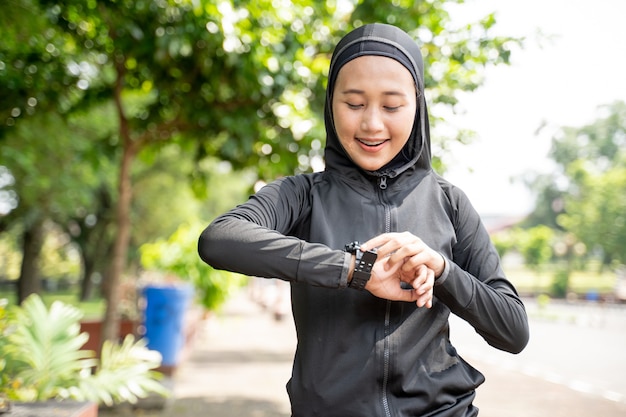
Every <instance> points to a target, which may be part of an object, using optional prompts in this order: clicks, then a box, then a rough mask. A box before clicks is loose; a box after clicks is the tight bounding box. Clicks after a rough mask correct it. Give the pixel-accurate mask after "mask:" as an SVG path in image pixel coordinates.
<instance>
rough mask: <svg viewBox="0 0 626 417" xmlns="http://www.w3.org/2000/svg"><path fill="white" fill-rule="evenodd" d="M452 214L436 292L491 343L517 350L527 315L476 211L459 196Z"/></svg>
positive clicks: (525, 332)
mask: <svg viewBox="0 0 626 417" xmlns="http://www.w3.org/2000/svg"><path fill="white" fill-rule="evenodd" d="M458 202H459V206H458V207H459V208H458V211H457V212H456V216H454V217H455V229H456V236H457V239H456V243H455V244H454V246H453V248H452V259H448V260H447V264H448V265H447V270H446V271H445V272H444V276H442V278H441V279H439V280H438V282H437V283H436V285H435V289H434V294H435V296H436V297H437V298H438V299H439V300H441V301H442V302H443V303H445V304H446V305H447V306H448V308H450V310H451V311H452V312H453V313H454V314H456V315H457V316H459V317H461V318H462V319H464V320H465V321H467V322H468V323H469V324H471V325H472V326H473V327H474V328H475V329H476V331H477V332H478V334H480V335H481V336H482V337H483V338H484V339H485V340H486V341H487V343H489V344H490V345H492V346H494V347H496V348H498V349H501V350H505V351H508V352H511V353H519V352H521V351H522V349H524V347H525V346H526V344H527V343H528V339H529V328H528V317H527V314H526V310H525V308H524V304H523V303H522V301H521V299H520V298H519V296H518V294H517V292H516V291H515V288H514V287H513V285H512V284H511V283H510V282H509V281H508V279H506V277H505V274H504V271H503V270H502V267H501V264H500V258H499V256H498V253H497V251H496V249H495V247H494V246H493V244H492V243H491V240H490V237H489V235H488V233H487V231H486V229H485V228H484V226H483V224H482V222H481V220H480V217H479V215H478V214H477V213H476V212H475V210H474V209H473V207H471V205H470V204H469V201H467V200H466V198H465V196H464V195H463V196H462V198H460V200H459V201H458Z"/></svg>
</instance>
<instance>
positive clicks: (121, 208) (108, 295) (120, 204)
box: [101, 60, 138, 343]
mask: <svg viewBox="0 0 626 417" xmlns="http://www.w3.org/2000/svg"><path fill="white" fill-rule="evenodd" d="M116 70H117V81H116V85H115V92H114V101H115V107H116V110H117V113H118V118H119V124H120V125H119V134H120V139H121V140H122V143H123V152H122V161H121V166H120V173H119V184H118V189H119V193H118V196H117V206H116V210H115V212H116V221H117V233H116V235H115V241H114V243H113V257H112V259H111V264H110V268H109V270H108V272H107V277H106V288H107V290H106V291H105V299H106V311H105V314H104V320H103V323H102V339H101V343H103V342H104V341H105V340H109V341H112V342H117V340H118V339H119V328H120V312H119V300H120V297H119V291H120V288H119V287H120V281H121V276H122V274H123V272H124V268H125V266H126V258H127V256H128V246H129V243H130V232H131V230H130V228H131V224H130V209H131V203H132V181H131V167H132V164H133V161H134V159H135V156H136V154H137V151H138V145H137V144H136V143H134V142H133V139H132V138H131V136H130V127H129V125H128V120H127V118H126V115H125V114H124V107H123V105H122V90H123V83H124V72H125V67H124V62H123V61H122V60H120V61H118V62H117V63H116Z"/></svg>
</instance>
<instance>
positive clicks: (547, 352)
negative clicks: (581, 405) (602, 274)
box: [451, 300, 626, 404]
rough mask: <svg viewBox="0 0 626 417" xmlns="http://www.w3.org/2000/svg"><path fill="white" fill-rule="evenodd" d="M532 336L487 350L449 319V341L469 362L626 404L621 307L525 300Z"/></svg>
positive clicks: (625, 326) (625, 313)
mask: <svg viewBox="0 0 626 417" xmlns="http://www.w3.org/2000/svg"><path fill="white" fill-rule="evenodd" d="M525 303H526V306H527V310H528V312H529V316H530V319H531V320H530V333H531V338H530V342H529V344H528V346H527V347H526V349H525V350H524V351H523V352H522V353H520V354H518V355H511V354H507V353H504V352H501V351H498V350H496V349H490V348H488V347H487V345H486V343H485V342H484V341H483V340H482V338H481V337H480V336H478V335H477V334H476V332H475V331H474V330H473V329H472V328H471V327H470V326H469V325H468V324H467V323H465V322H464V321H462V320H460V319H459V318H457V317H453V318H452V319H451V329H452V330H451V339H452V343H453V344H454V345H455V347H456V348H457V350H458V351H459V352H460V353H461V355H462V356H464V357H465V358H466V359H467V360H468V361H469V362H472V360H475V361H479V362H482V363H488V364H491V365H495V367H496V368H498V369H505V370H511V371H517V372H521V373H523V374H525V375H528V376H531V377H534V378H539V379H542V380H545V381H549V382H553V383H556V384H561V385H564V386H567V387H568V388H570V389H572V390H574V391H578V392H580V393H585V394H589V395H593V396H600V397H603V398H605V399H608V400H610V401H615V402H619V403H624V404H626V355H625V352H624V350H625V349H626V306H624V305H615V304H612V305H611V304H607V305H603V304H598V303H586V302H581V303H566V302H554V301H553V302H551V303H550V304H549V305H548V306H547V307H545V308H544V309H539V308H538V307H537V305H536V304H535V303H534V302H533V301H529V300H526V301H525Z"/></svg>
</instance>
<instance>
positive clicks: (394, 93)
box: [341, 88, 406, 97]
mask: <svg viewBox="0 0 626 417" xmlns="http://www.w3.org/2000/svg"><path fill="white" fill-rule="evenodd" d="M341 94H361V95H362V94H365V91H363V90H359V89H357V88H350V89H348V90H344V91H342V92H341ZM383 95H385V96H402V97H404V96H406V94H405V93H404V92H402V91H395V90H391V91H383Z"/></svg>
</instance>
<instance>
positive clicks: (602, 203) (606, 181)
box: [529, 102, 626, 265]
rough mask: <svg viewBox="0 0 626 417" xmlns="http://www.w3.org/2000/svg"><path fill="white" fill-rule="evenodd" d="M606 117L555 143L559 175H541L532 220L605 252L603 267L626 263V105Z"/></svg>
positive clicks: (564, 133) (563, 133)
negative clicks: (552, 226) (536, 203)
mask: <svg viewBox="0 0 626 417" xmlns="http://www.w3.org/2000/svg"><path fill="white" fill-rule="evenodd" d="M600 110H601V111H602V114H603V115H604V116H603V117H600V118H598V119H597V120H596V121H594V122H593V123H591V124H589V125H586V126H582V127H564V128H562V129H561V130H560V132H559V133H558V134H557V135H556V136H555V137H554V138H553V140H552V149H551V151H550V156H551V158H552V159H553V160H554V162H555V163H556V167H557V172H555V173H552V174H551V175H549V176H541V177H538V178H537V179H536V180H535V182H534V186H535V189H536V190H538V192H539V196H540V197H539V199H538V205H537V208H536V210H535V212H534V213H533V215H532V216H531V217H530V218H529V222H534V223H538V222H540V221H543V222H545V223H546V224H547V225H557V226H558V227H559V228H561V229H563V230H565V231H567V232H569V233H571V234H572V235H573V236H575V237H576V239H577V240H579V241H580V242H582V243H583V244H584V245H585V246H586V247H587V252H591V253H600V255H601V258H602V261H603V264H604V265H610V264H611V263H613V262H617V263H622V264H623V263H626V253H625V252H624V250H623V248H624V247H625V246H626V103H624V102H616V103H613V104H611V105H607V106H603V108H601V109H600Z"/></svg>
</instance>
